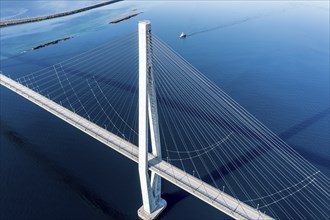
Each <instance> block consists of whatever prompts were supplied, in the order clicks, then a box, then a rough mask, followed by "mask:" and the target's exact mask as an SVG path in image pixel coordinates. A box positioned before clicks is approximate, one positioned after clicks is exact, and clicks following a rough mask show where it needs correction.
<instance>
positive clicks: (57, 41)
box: [32, 37, 74, 50]
mask: <svg viewBox="0 0 330 220" xmlns="http://www.w3.org/2000/svg"><path fill="white" fill-rule="evenodd" d="M72 38H74V37H65V38H61V39H57V40H54V41H50V42H48V43H45V44H41V45H39V46H36V47H33V48H32V50H38V49H41V48H44V47H47V46H50V45H53V44H58V43H59V42H62V41H66V40H70V39H72Z"/></svg>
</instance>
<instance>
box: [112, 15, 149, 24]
mask: <svg viewBox="0 0 330 220" xmlns="http://www.w3.org/2000/svg"><path fill="white" fill-rule="evenodd" d="M142 13H143V12H136V13H133V14H129V15H126V16H123V17H120V18H117V19H114V20H112V21H111V22H110V24H116V23H119V22H121V21H124V20H127V19H130V18H132V17H135V16H137V15H139V14H142Z"/></svg>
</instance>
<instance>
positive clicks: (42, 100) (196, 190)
mask: <svg viewBox="0 0 330 220" xmlns="http://www.w3.org/2000/svg"><path fill="white" fill-rule="evenodd" d="M0 84H2V85H3V86H5V87H7V88H8V89H10V90H12V91H14V92H15V93H17V94H19V95H21V96H23V97H25V98H26V99H28V100H30V101H31V102H33V103H35V104H37V105H39V106H40V107H42V108H44V109H45V110H47V111H49V112H50V113H52V114H54V115H56V116H57V117H59V118H61V119H62V120H64V121H66V122H68V123H69V124H71V125H73V126H75V127H76V128H78V129H80V130H81V131H83V132H85V133H86V134H88V135H90V136H92V137H93V138H95V139H97V140H99V141H100V142H102V143H104V144H105V145H107V146H108V147H110V148H112V149H114V150H116V151H118V152H119V153H121V154H123V155H125V156H126V157H128V158H130V159H131V160H133V161H135V162H138V150H139V149H138V147H137V146H135V145H133V144H131V143H129V142H127V141H125V140H124V139H122V138H120V137H118V136H116V135H114V134H112V133H110V132H109V131H107V130H105V129H103V128H101V127H100V126H98V125H96V124H94V123H92V122H90V121H88V120H87V119H85V118H83V117H81V116H79V115H77V114H76V113H74V112H72V111H70V110H68V109H66V108H64V107H62V106H61V105H59V104H57V103H55V102H53V101H51V100H50V99H48V98H46V97H44V96H42V95H40V94H38V93H36V92H35V91H33V90H31V89H29V88H27V87H25V86H23V85H21V84H19V83H17V82H16V81H14V80H12V79H10V78H8V77H6V76H5V75H3V74H0ZM148 158H149V159H148V165H149V169H150V170H152V171H154V172H155V173H157V174H158V175H159V176H161V177H162V178H164V179H166V180H168V181H170V182H171V183H173V184H174V185H176V186H178V187H180V188H182V189H184V190H186V191H187V192H189V193H190V194H192V195H194V196H196V197H197V198H199V199H201V200H203V201H204V202H206V203H208V204H210V205H211V206H213V207H215V208H216V209H218V210H220V211H222V212H224V213H226V214H227V215H229V216H231V217H233V218H235V219H272V218H271V217H270V216H268V215H265V214H264V213H261V212H260V211H258V210H257V209H255V208H253V207H251V206H249V205H247V204H245V203H243V202H240V201H239V200H237V199H235V198H234V197H232V196H230V195H228V194H226V193H224V192H222V191H220V190H218V189H217V188H215V187H213V186H211V185H209V184H207V183H205V182H203V181H201V180H200V179H198V178H196V177H194V176H192V175H190V174H188V173H186V172H184V171H183V170H181V169H179V168H176V167H174V166H172V165H171V164H169V163H167V162H166V161H164V160H161V159H159V158H156V157H155V156H153V155H152V154H149V155H148Z"/></svg>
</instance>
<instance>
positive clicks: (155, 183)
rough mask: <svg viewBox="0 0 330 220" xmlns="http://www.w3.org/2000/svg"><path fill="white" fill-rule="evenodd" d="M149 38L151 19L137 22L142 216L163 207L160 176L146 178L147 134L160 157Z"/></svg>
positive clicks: (153, 214)
mask: <svg viewBox="0 0 330 220" xmlns="http://www.w3.org/2000/svg"><path fill="white" fill-rule="evenodd" d="M151 44H152V39H151V26H150V21H140V22H139V177H140V185H141V192H142V201H143V206H142V207H141V208H140V209H139V210H138V216H139V217H140V218H141V219H145V220H147V219H155V218H157V216H158V215H159V214H160V213H161V212H162V211H163V210H164V209H165V207H166V201H165V200H164V199H162V198H161V177H160V176H159V175H157V174H156V173H155V172H153V171H152V172H151V178H149V173H148V169H149V165H148V152H149V147H148V136H149V135H148V134H149V132H150V139H151V146H152V154H153V155H154V156H155V157H158V158H160V159H161V158H162V155H161V146H160V136H159V125H158V111H157V100H156V91H155V87H154V76H153V69H152V45H151Z"/></svg>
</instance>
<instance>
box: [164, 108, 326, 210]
mask: <svg viewBox="0 0 330 220" xmlns="http://www.w3.org/2000/svg"><path fill="white" fill-rule="evenodd" d="M329 111H330V108H326V109H324V110H322V111H320V112H318V113H316V114H315V115H313V116H311V117H309V118H307V119H305V120H304V121H302V122H300V123H299V124H297V125H294V126H292V127H290V128H289V129H287V130H286V131H284V132H282V133H280V134H279V135H278V136H279V137H280V138H282V139H283V140H284V141H287V140H288V139H289V138H291V137H293V136H294V135H296V134H298V133H299V132H301V131H303V130H304V129H306V128H308V127H310V126H312V125H313V124H314V123H316V122H318V121H319V120H321V119H322V118H324V117H326V116H328V115H329ZM290 146H291V147H292V148H293V149H294V150H295V151H296V152H298V153H299V154H300V155H302V156H303V157H304V158H306V159H307V160H308V161H310V162H312V163H315V164H319V165H322V166H328V165H329V164H330V159H329V158H327V157H323V156H321V155H318V154H316V153H312V152H309V151H306V150H302V149H301V147H299V146H292V145H290ZM271 150H272V148H271V147H270V146H267V147H265V148H262V149H257V148H254V149H252V150H250V151H248V152H245V153H244V154H242V155H240V156H239V157H237V158H236V159H234V160H232V161H230V162H228V163H227V164H225V165H222V166H221V167H219V171H220V172H218V171H217V170H214V171H212V172H211V175H212V177H213V179H214V180H215V181H216V180H218V179H221V178H223V177H225V176H226V175H228V174H230V173H232V172H235V171H236V170H238V169H239V168H241V167H243V166H245V165H248V164H249V163H251V162H252V161H253V160H254V159H255V158H258V157H260V156H262V155H263V154H265V153H267V152H268V151H271ZM202 180H203V181H205V182H207V183H209V184H211V183H212V179H211V177H210V176H209V175H205V176H203V177H202ZM189 196H191V195H190V194H189V193H187V192H185V191H183V190H177V191H174V192H171V193H163V194H162V197H163V198H164V199H165V200H166V201H167V208H166V209H165V210H164V212H163V213H162V214H166V212H168V211H170V210H171V208H173V207H174V206H175V204H177V203H179V202H180V201H182V200H184V199H186V198H187V197H189Z"/></svg>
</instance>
